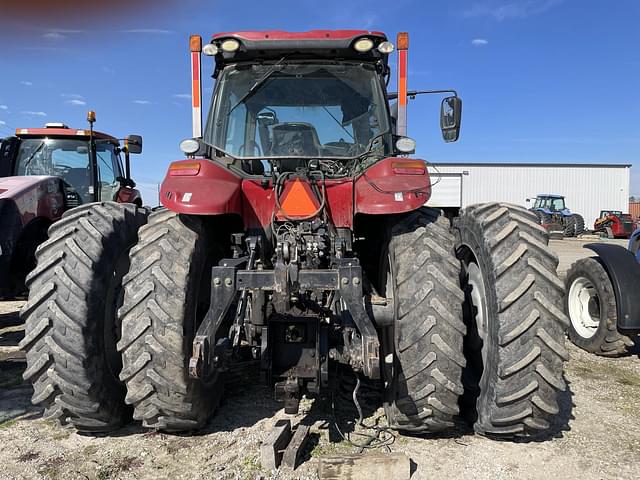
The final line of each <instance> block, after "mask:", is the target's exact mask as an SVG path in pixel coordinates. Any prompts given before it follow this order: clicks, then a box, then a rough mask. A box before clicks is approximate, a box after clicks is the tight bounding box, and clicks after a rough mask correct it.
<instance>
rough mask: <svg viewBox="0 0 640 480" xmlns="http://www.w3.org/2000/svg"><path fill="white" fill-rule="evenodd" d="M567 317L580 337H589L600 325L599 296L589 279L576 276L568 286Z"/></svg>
mask: <svg viewBox="0 0 640 480" xmlns="http://www.w3.org/2000/svg"><path fill="white" fill-rule="evenodd" d="M567 302H568V307H569V318H570V319H571V325H572V326H573V329H574V330H575V331H576V333H577V334H578V335H580V336H581V337H582V338H591V337H593V336H594V335H595V334H596V332H597V331H598V327H599V326H600V320H601V319H600V297H599V296H598V291H597V290H596V288H595V286H594V285H593V283H591V281H590V280H589V279H587V278H585V277H578V278H576V279H575V280H574V281H573V283H572V284H571V288H569V296H568V301H567Z"/></svg>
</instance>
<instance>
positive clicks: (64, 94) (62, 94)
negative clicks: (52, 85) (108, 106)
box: [60, 93, 84, 100]
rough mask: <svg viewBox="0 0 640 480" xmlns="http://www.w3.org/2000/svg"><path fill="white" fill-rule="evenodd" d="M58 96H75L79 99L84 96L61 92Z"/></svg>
mask: <svg viewBox="0 0 640 480" xmlns="http://www.w3.org/2000/svg"><path fill="white" fill-rule="evenodd" d="M60 96H61V97H62V98H77V99H80V100H82V99H83V98H84V97H83V96H82V95H78V94H77V93H61V94H60Z"/></svg>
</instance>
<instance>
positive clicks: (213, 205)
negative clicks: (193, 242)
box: [160, 159, 242, 215]
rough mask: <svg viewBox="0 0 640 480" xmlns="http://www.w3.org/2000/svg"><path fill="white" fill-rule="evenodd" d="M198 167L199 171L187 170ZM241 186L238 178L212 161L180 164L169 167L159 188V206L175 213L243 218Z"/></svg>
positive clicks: (196, 160)
mask: <svg viewBox="0 0 640 480" xmlns="http://www.w3.org/2000/svg"><path fill="white" fill-rule="evenodd" d="M196 163H197V164H198V165H199V168H197V169H195V168H194V169H193V170H189V169H186V168H184V167H185V166H188V165H189V164H196ZM196 170H197V172H196ZM176 172H180V173H176ZM241 185H242V180H241V179H240V177H239V176H237V175H235V174H234V173H232V172H231V171H229V170H228V169H226V168H224V167H223V166H222V165H219V164H218V163H216V162H214V161H212V160H207V159H194V160H180V161H177V162H172V163H171V165H169V170H168V171H167V175H166V176H165V179H164V181H163V182H162V185H161V187H160V202H161V203H162V205H164V206H165V207H166V208H168V209H169V210H172V211H174V212H176V213H188V214H191V215H223V214H227V213H232V214H237V215H241V213H242V201H241Z"/></svg>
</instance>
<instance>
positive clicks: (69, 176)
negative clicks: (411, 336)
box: [62, 167, 93, 203]
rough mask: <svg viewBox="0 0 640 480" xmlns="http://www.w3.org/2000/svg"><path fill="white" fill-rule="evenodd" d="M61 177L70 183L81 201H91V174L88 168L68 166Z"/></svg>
mask: <svg viewBox="0 0 640 480" xmlns="http://www.w3.org/2000/svg"><path fill="white" fill-rule="evenodd" d="M62 179H63V180H64V181H65V182H66V183H67V184H69V185H71V186H72V187H73V188H74V190H75V191H76V192H78V194H79V195H80V197H81V198H82V202H83V203H89V202H92V201H93V195H91V194H90V193H89V186H91V175H90V171H89V169H88V168H85V167H82V168H70V169H69V170H68V171H67V172H65V173H64V174H63V175H62Z"/></svg>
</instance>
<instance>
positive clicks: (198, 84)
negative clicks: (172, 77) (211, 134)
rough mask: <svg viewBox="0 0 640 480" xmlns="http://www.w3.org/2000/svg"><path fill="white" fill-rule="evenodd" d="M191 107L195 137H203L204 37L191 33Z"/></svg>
mask: <svg viewBox="0 0 640 480" xmlns="http://www.w3.org/2000/svg"><path fill="white" fill-rule="evenodd" d="M189 49H190V50H191V109H192V122H193V138H202V69H201V66H200V60H201V53H202V37H201V36H200V35H191V37H190V38H189Z"/></svg>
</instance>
